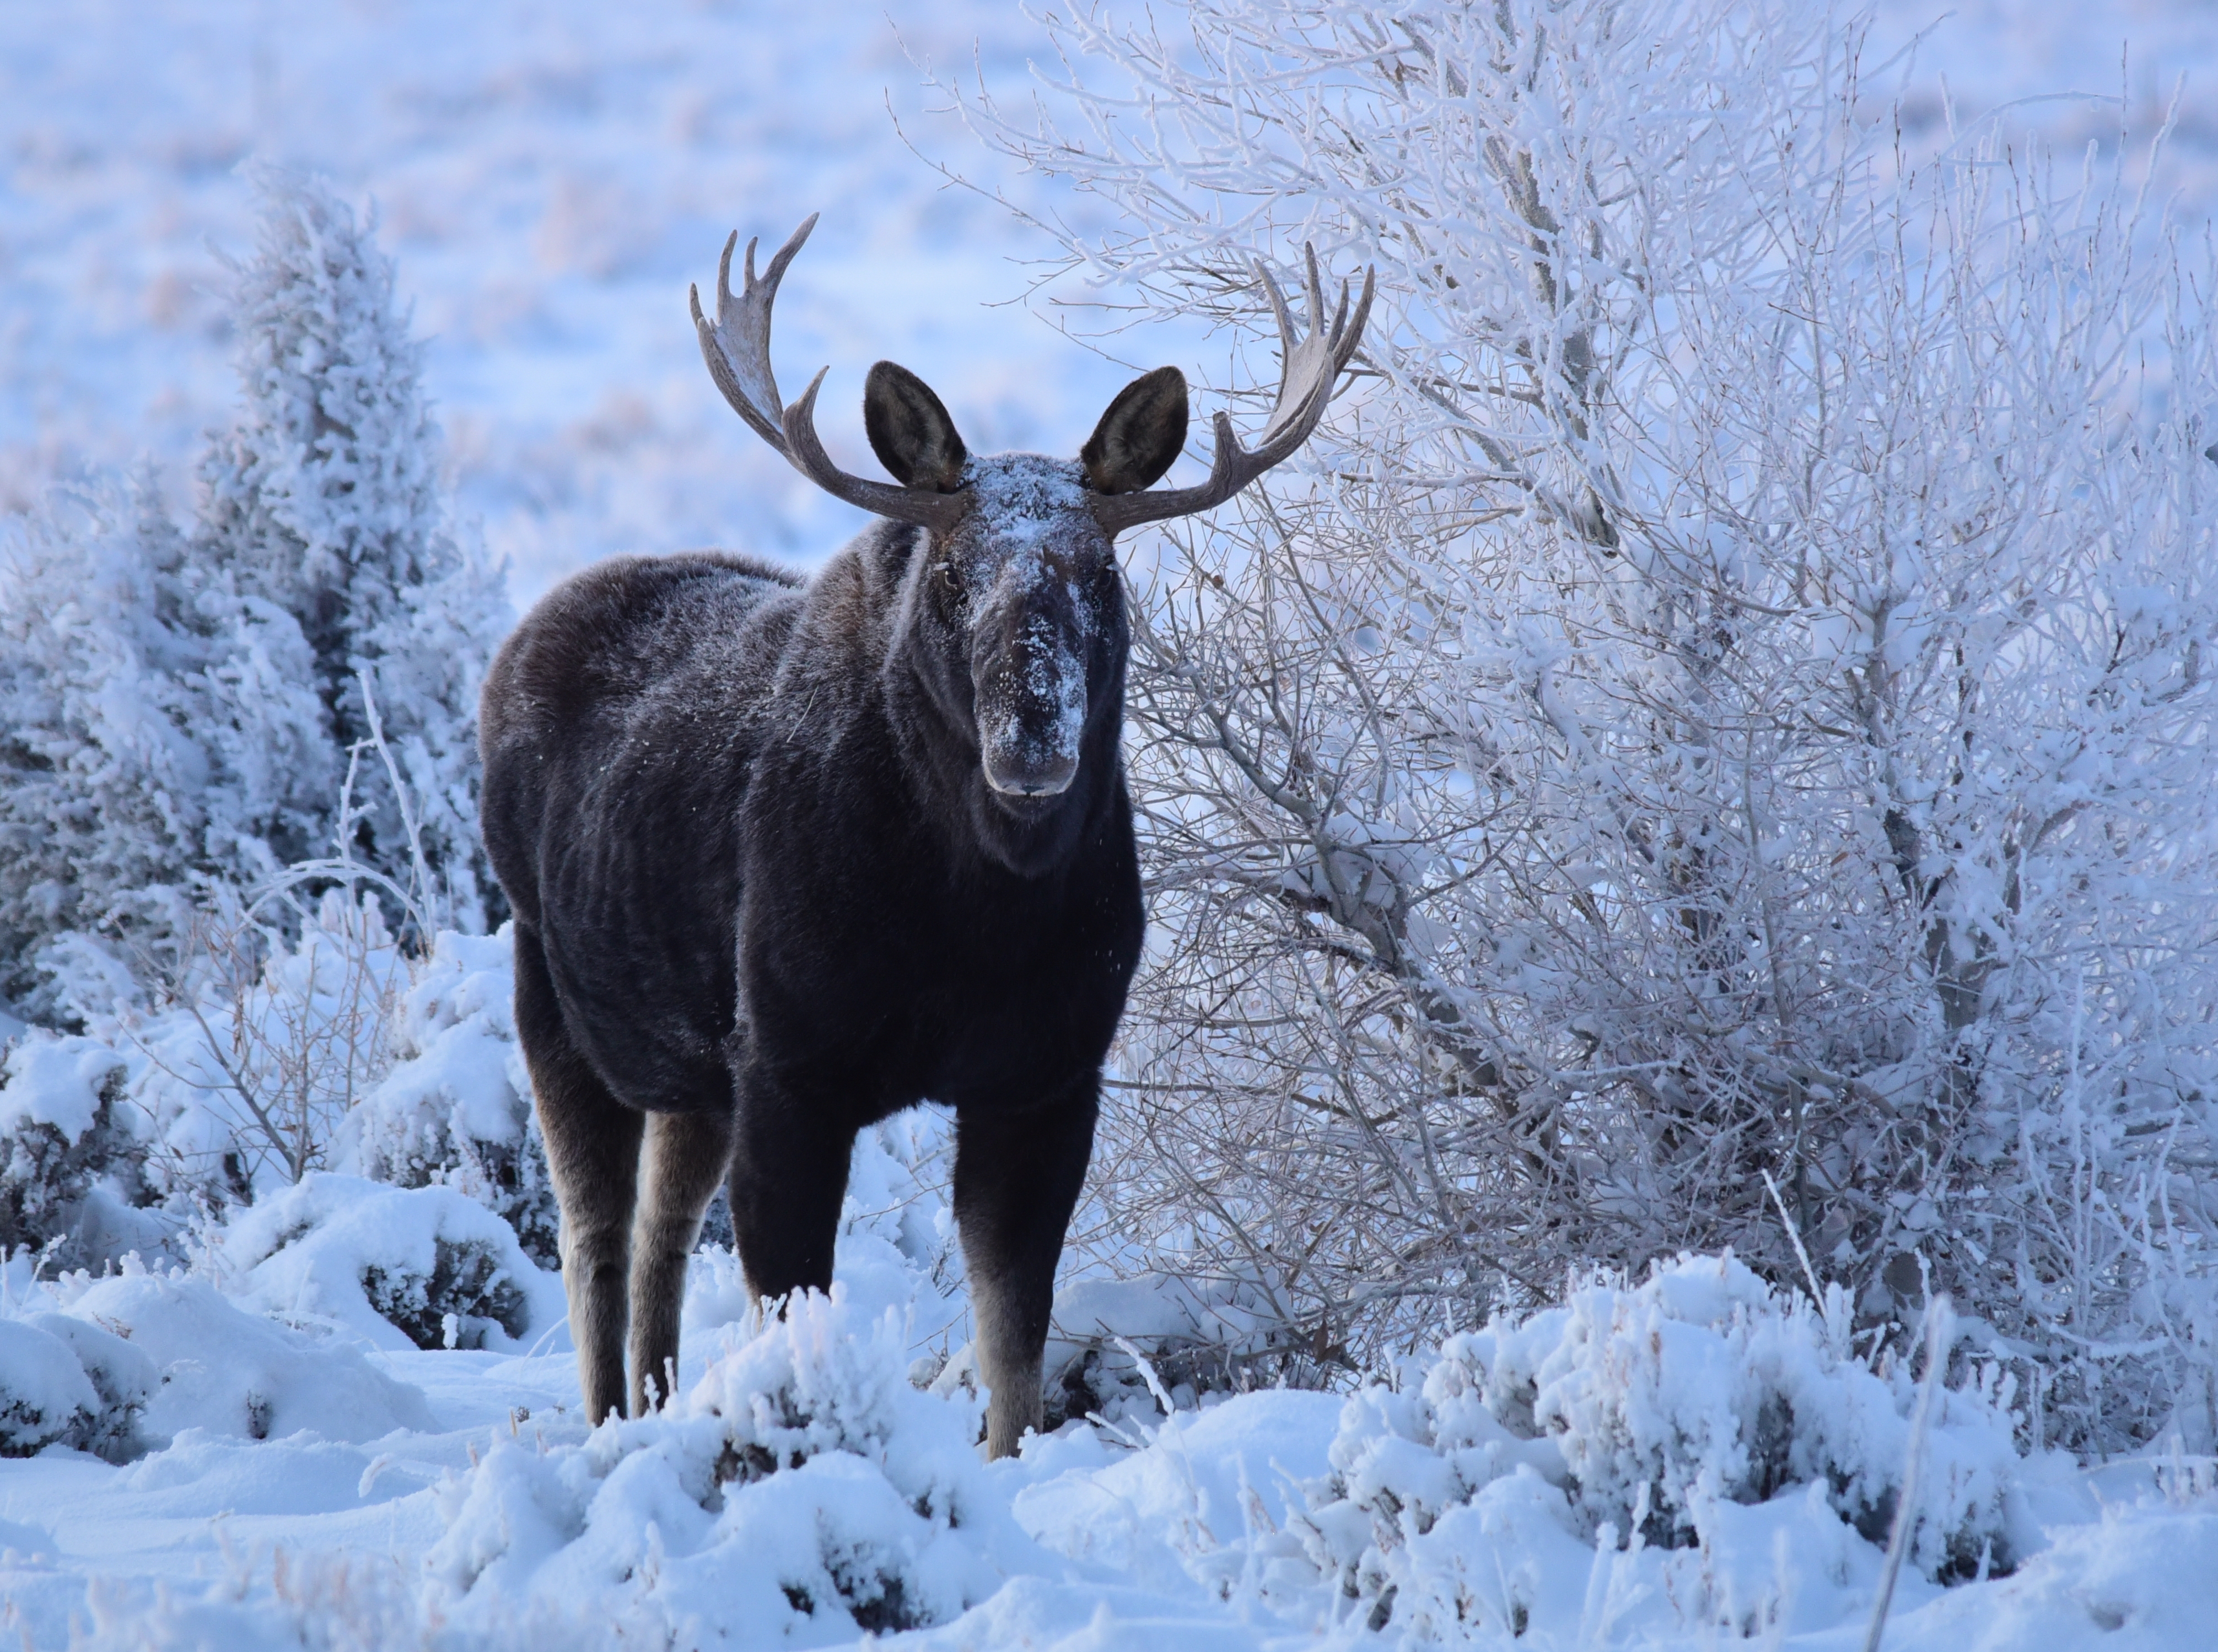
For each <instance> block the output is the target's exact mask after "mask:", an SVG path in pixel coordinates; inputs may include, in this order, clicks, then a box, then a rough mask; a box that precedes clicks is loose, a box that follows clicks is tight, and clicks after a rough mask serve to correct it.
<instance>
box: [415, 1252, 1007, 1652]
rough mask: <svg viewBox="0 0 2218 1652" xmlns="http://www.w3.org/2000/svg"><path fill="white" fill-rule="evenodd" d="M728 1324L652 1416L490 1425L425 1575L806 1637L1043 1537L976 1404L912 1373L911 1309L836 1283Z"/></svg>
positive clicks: (833, 1636)
mask: <svg viewBox="0 0 2218 1652" xmlns="http://www.w3.org/2000/svg"><path fill="white" fill-rule="evenodd" d="M729 1340H730V1341H731V1342H732V1343H733V1344H734V1346H728V1348H727V1350H726V1351H725V1352H723V1353H722V1355H721V1357H719V1358H716V1360H715V1362H714V1363H713V1364H711V1365H710V1366H709V1369H708V1370H707V1372H706V1373H705V1374H704V1375H703V1377H702V1379H701V1381H700V1382H699V1383H697V1385H696V1386H695V1387H694V1389H693V1390H692V1392H691V1394H690V1395H687V1396H686V1397H685V1400H684V1401H682V1402H681V1403H680V1404H679V1405H678V1406H677V1407H674V1408H672V1409H670V1410H668V1411H666V1412H664V1413H662V1414H659V1415H655V1416H650V1417H646V1418H641V1419H637V1420H631V1421H623V1420H614V1419H612V1420H610V1421H608V1422H606V1423H604V1424H603V1425H602V1426H600V1427H599V1428H598V1429H596V1430H594V1431H593V1432H592V1434H590V1435H589V1436H587V1437H585V1439H583V1440H582V1441H579V1442H577V1443H574V1444H564V1445H554V1446H551V1447H550V1446H548V1445H546V1443H545V1441H544V1438H543V1436H541V1437H540V1439H538V1440H536V1442H535V1441H527V1440H518V1441H515V1442H509V1441H504V1440H499V1439H496V1441H495V1443H494V1446H493V1451H492V1452H491V1454H490V1455H488V1456H487V1457H485V1458H484V1459H483V1460H482V1461H481V1462H480V1463H477V1464H476V1465H475V1466H474V1468H473V1469H472V1470H471V1472H470V1473H469V1474H468V1476H464V1477H462V1478H461V1479H459V1480H457V1481H455V1482H451V1483H450V1484H449V1486H447V1487H446V1488H443V1490H442V1494H441V1495H442V1501H443V1514H444V1516H445V1519H446V1521H447V1531H446V1535H445V1537H444V1538H443V1539H442V1540H441V1541H440V1542H439V1544H437V1546H436V1547H435V1548H434V1549H433V1550H431V1554H430V1556H428V1557H427V1561H426V1565H427V1567H428V1568H429V1570H430V1572H431V1575H433V1576H434V1577H435V1578H437V1579H438V1580H440V1581H443V1582H444V1584H445V1585H446V1586H447V1587H449V1588H450V1589H452V1590H453V1591H454V1592H455V1594H456V1595H457V1596H459V1597H462V1607H463V1608H468V1607H470V1606H474V1607H476V1608H478V1609H480V1610H485V1611H493V1610H495V1609H499V1610H506V1609H507V1608H508V1605H509V1603H512V1602H517V1601H524V1602H527V1603H531V1604H535V1605H540V1606H554V1607H558V1608H559V1609H560V1610H561V1612H563V1614H564V1615H565V1616H572V1615H574V1617H575V1618H578V1619H579V1620H588V1619H601V1620H605V1621H613V1622H618V1623H623V1624H640V1625H642V1626H643V1627H642V1633H646V1634H647V1635H648V1637H649V1638H654V1639H657V1640H658V1643H659V1637H657V1636H656V1635H655V1634H654V1633H653V1631H652V1630H648V1629H647V1628H646V1627H645V1626H649V1625H654V1624H660V1625H662V1626H663V1627H662V1629H661V1631H660V1633H661V1634H662V1635H667V1636H670V1637H675V1638H676V1639H678V1641H680V1642H682V1643H685V1644H705V1643H719V1639H720V1637H724V1638H728V1640H730V1641H732V1642H734V1643H740V1642H744V1643H747V1644H750V1645H756V1644H772V1643H778V1644H788V1645H796V1646H800V1645H811V1646H813V1645H822V1644H827V1643H834V1642H842V1641H847V1640H852V1638H853V1637H855V1636H856V1634H857V1633H858V1631H860V1630H900V1629H908V1628H914V1627H917V1626H920V1625H925V1624H939V1623H945V1622H947V1621H949V1620H951V1619H952V1618H955V1617H957V1615H959V1614H960V1613H961V1612H963V1611H964V1610H966V1609H967V1608H968V1607H970V1606H973V1605H975V1604H976V1603H977V1602H979V1601H981V1600H982V1599H985V1598H987V1597H988V1595H990V1594H991V1593H994V1590H995V1589H996V1588H998V1587H1000V1585H1001V1581H1002V1578H1003V1577H1004V1575H1006V1574H1007V1571H1008V1570H1009V1569H1010V1567H1011V1563H1012V1562H1015V1561H1020V1560H1021V1559H1022V1558H1023V1557H1024V1556H1026V1555H1030V1554H1036V1553H1037V1551H1036V1550H1032V1546H1031V1545H1030V1544H1027V1543H1025V1540H1024V1538H1022V1536H1021V1534H1020V1533H1019V1532H1018V1531H1017V1530H1016V1528H1015V1526H1014V1525H1013V1522H1011V1521H1010V1519H1009V1518H1008V1515H1007V1503H1006V1499H1005V1498H1003V1497H1001V1495H999V1494H996V1493H995V1492H994V1490H993V1489H992V1488H990V1486H989V1485H988V1481H987V1479H986V1475H985V1470H984V1469H983V1467H982V1464H981V1463H980V1462H979V1460H978V1455H977V1447H976V1441H977V1439H978V1431H979V1417H980V1410H979V1407H978V1405H977V1403H976V1401H971V1400H969V1399H967V1398H963V1397H940V1396H938V1395H931V1394H927V1393H924V1392H920V1391H919V1390H918V1389H914V1388H913V1387H912V1386H911V1385H910V1383H909V1382H908V1377H907V1366H908V1358H907V1341H908V1336H907V1331H906V1328H905V1326H904V1323H903V1320H902V1318H901V1315H898V1314H896V1313H894V1312H887V1313H885V1314H883V1315H880V1316H879V1317H877V1319H875V1320H873V1319H871V1318H870V1317H869V1316H868V1315H866V1314H864V1312H863V1311H862V1310H860V1309H858V1307H857V1305H856V1304H854V1303H853V1302H851V1301H850V1300H849V1299H848V1297H847V1296H846V1291H845V1290H844V1289H843V1288H841V1287H840V1286H839V1285H837V1284H835V1285H834V1287H833V1294H832V1295H831V1296H829V1297H826V1296H815V1295H809V1296H799V1297H796V1298H795V1299H793V1300H792V1301H791V1302H790V1303H789V1304H788V1306H787V1309H786V1313H785V1316H784V1318H783V1319H782V1320H778V1321H773V1322H771V1323H770V1324H768V1325H766V1326H765V1327H762V1328H761V1329H760V1331H759V1333H757V1334H755V1335H753V1336H752V1337H751V1338H746V1339H745V1340H741V1339H740V1338H739V1337H737V1336H734V1337H732V1338H730V1339H729Z"/></svg>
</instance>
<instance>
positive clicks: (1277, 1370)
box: [1041, 1274, 1318, 1432]
mask: <svg viewBox="0 0 2218 1652" xmlns="http://www.w3.org/2000/svg"><path fill="white" fill-rule="evenodd" d="M1260 1295H1261V1294H1260V1293H1259V1292H1258V1291H1257V1290H1255V1288H1254V1287H1253V1286H1252V1285H1250V1284H1244V1283H1240V1282H1230V1281H1223V1280H1203V1279H1190V1278H1178V1277H1176V1276H1174V1275H1168V1274H1149V1275H1146V1276H1143V1277H1141V1278H1131V1279H1104V1278H1087V1279H1079V1280H1076V1281H1074V1282H1073V1283H1072V1284H1068V1285H1066V1286H1064V1287H1063V1289H1062V1290H1059V1291H1057V1292H1056V1297H1055V1306H1054V1309H1053V1310H1052V1311H1051V1313H1050V1315H1049V1320H1048V1340H1047V1347H1046V1349H1045V1352H1044V1358H1043V1359H1042V1361H1041V1374H1042V1378H1043V1380H1044V1383H1045V1385H1046V1415H1045V1418H1044V1422H1043V1426H1044V1428H1045V1429H1047V1430H1048V1431H1049V1432H1052V1431H1053V1430H1054V1429H1056V1427H1058V1426H1061V1425H1062V1424H1063V1423H1064V1422H1066V1421H1068V1420H1071V1419H1072V1418H1075V1417H1086V1416H1098V1417H1100V1418H1101V1419H1102V1420H1104V1421H1106V1422H1108V1423H1110V1424H1112V1426H1113V1425H1118V1424H1120V1423H1121V1422H1122V1421H1124V1420H1125V1419H1126V1418H1127V1417H1136V1418H1138V1419H1142V1420H1146V1419H1149V1418H1152V1417H1154V1416H1155V1414H1157V1413H1158V1412H1159V1411H1160V1410H1161V1409H1162V1404H1163V1401H1168V1402H1169V1405H1170V1408H1172V1409H1173V1410H1191V1409H1193V1408H1194V1407H1195V1406H1196V1405H1198V1404H1199V1403H1200V1401H1201V1396H1203V1395H1209V1394H1229V1393H1238V1392H1242V1391H1243V1390H1245V1389H1251V1388H1255V1387H1261V1386H1268V1385H1269V1384H1271V1383H1273V1382H1276V1381H1279V1380H1280V1379H1282V1378H1283V1379H1286V1380H1287V1381H1291V1382H1293V1383H1296V1384H1298V1385H1299V1386H1304V1387H1308V1386H1315V1385H1316V1378H1317V1363H1318V1362H1317V1357H1316V1356H1317V1349H1316V1347H1315V1346H1314V1345H1313V1344H1305V1342H1304V1340H1303V1339H1300V1338H1298V1337H1297V1336H1295V1335H1294V1334H1293V1333H1291V1332H1289V1331H1288V1330H1287V1328H1286V1326H1285V1324H1284V1323H1283V1321H1282V1318H1281V1316H1280V1315H1278V1314H1276V1313H1274V1312H1273V1311H1272V1309H1271V1308H1270V1306H1269V1305H1268V1304H1267V1302H1263V1301H1261V1299H1260ZM1143 1361H1144V1362H1145V1364H1144V1366H1143V1364H1142V1362H1143ZM1158 1389H1160V1390H1161V1394H1162V1397H1161V1398H1160V1399H1159V1398H1158V1397H1157V1395H1156V1390H1158Z"/></svg>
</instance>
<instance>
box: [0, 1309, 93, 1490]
mask: <svg viewBox="0 0 2218 1652" xmlns="http://www.w3.org/2000/svg"><path fill="white" fill-rule="evenodd" d="M99 1406H100V1396H99V1395H96V1394H95V1393H94V1392H93V1389H92V1383H91V1382H90V1380H89V1379H88V1378H87V1377H85V1374H84V1366H83V1365H81V1364H78V1363H77V1356H76V1355H75V1354H73V1353H71V1352H70V1349H69V1346H68V1345H67V1344H66V1343H65V1342H62V1341H61V1340H59V1339H58V1338H55V1337H53V1336H50V1335H48V1334H47V1333H46V1332H44V1331H42V1330H40V1329H39V1328H38V1327H35V1326H30V1325H26V1324H23V1323H22V1321H16V1320H0V1457H30V1456H32V1455H34V1453H36V1452H39V1451H44V1450H46V1447H47V1446H49V1445H53V1443H54V1442H55V1441H57V1440H61V1439H68V1438H69V1437H70V1436H71V1435H72V1434H76V1433H80V1432H83V1431H84V1430H85V1429H88V1428H90V1426H92V1421H93V1419H94V1418H95V1417H96V1415H97V1414H98V1411H99Z"/></svg>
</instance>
